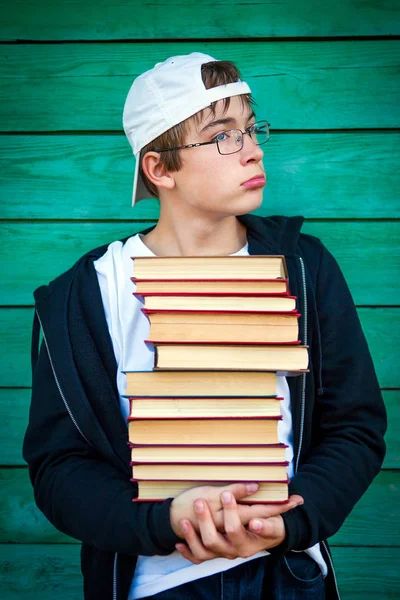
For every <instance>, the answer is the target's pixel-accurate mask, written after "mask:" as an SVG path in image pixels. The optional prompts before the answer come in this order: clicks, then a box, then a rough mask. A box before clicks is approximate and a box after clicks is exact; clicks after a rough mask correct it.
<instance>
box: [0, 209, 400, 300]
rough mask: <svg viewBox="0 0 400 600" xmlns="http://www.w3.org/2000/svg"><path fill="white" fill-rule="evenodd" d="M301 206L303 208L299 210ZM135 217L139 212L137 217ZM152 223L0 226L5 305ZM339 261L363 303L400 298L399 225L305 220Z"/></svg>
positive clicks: (1, 297)
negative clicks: (103, 246) (91, 252)
mask: <svg viewBox="0 0 400 600" xmlns="http://www.w3.org/2000/svg"><path fill="white" fill-rule="evenodd" d="M299 208H301V207H299ZM132 214H134V213H132ZM150 225H151V223H148V222H147V223H137V222H136V223H135V222H133V223H129V222H128V223H126V222H125V223H123V222H121V223H119V222H114V223H82V222H72V223H62V222H56V223H41V222H36V223H8V222H3V223H0V237H1V239H2V242H3V243H2V245H1V247H0V272H1V273H2V280H3V281H2V283H3V286H2V290H1V293H0V304H2V305H14V304H22V305H28V304H32V303H33V300H32V292H33V290H34V289H35V288H36V287H38V286H39V285H42V284H45V283H48V282H49V281H50V280H52V279H53V278H55V277H56V276H57V275H59V274H60V273H61V272H63V271H64V270H66V269H68V268H69V267H70V266H72V264H73V263H74V262H75V260H77V259H78V258H79V257H80V256H81V255H82V254H84V253H85V252H86V251H88V250H90V249H92V248H96V247H97V246H100V245H101V244H106V243H109V242H111V241H113V240H117V239H121V238H123V237H125V236H128V235H131V234H133V233H136V232H137V231H140V230H144V229H146V228H147V227H148V226H150ZM303 231H304V232H305V233H309V234H312V235H316V236H317V237H320V238H321V240H322V241H323V243H324V244H325V245H326V246H327V248H328V249H329V250H330V251H331V252H332V253H333V255H334V256H335V257H336V259H337V260H338V262H339V264H340V266H341V268H342V269H343V272H344V275H345V277H346V279H347V281H348V284H349V287H350V289H351V291H352V293H353V295H354V300H355V302H356V304H358V305H389V306H391V305H394V304H398V298H399V297H400V277H399V273H400V268H399V267H400V257H399V253H398V240H399V239H400V222H399V221H397V222H396V221H393V222H364V221H361V222H351V221H350V222H341V221H337V222H335V221H329V222H306V223H305V224H304V226H303Z"/></svg>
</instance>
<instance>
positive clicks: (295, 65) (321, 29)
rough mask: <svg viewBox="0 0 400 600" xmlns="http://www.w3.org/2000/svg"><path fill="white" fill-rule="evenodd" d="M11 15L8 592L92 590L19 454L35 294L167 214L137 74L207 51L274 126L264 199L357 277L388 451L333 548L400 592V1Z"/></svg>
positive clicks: (344, 566)
mask: <svg viewBox="0 0 400 600" xmlns="http://www.w3.org/2000/svg"><path fill="white" fill-rule="evenodd" d="M0 14H1V24H0V42H1V44H0V54H1V62H0V93H1V99H2V102H1V103H0V136H1V149H0V161H1V168H0V180H1V192H0V193H1V204H0V206H1V215H0V228H1V235H2V244H1V246H0V268H1V273H2V287H1V297H0V331H1V337H2V340H4V344H3V345H2V350H1V360H0V372H1V379H0V386H1V387H0V434H1V440H2V444H1V458H0V467H1V468H0V478H1V482H2V487H1V490H2V503H1V506H0V579H1V581H2V585H1V589H2V591H3V596H2V597H3V598H7V600H16V599H18V600H24V599H28V598H29V600H36V599H39V598H40V600H50V599H51V600H52V599H53V598H55V597H57V598H58V599H59V600H64V599H65V600H67V599H68V600H75V599H79V598H81V597H82V591H81V579H80V574H79V556H78V554H79V547H78V544H77V543H76V542H75V541H74V540H72V539H70V538H67V537H66V536H64V535H62V534H61V533H59V532H57V531H56V530H55V529H54V528H53V527H52V526H51V525H50V524H49V523H47V521H46V520H45V519H44V517H43V516H42V515H41V513H40V512H39V511H38V509H37V508H36V507H35V504H34V501H33V497H32V491H31V488H30V484H29V482H28V476H27V469H26V466H25V465H24V462H23V459H22V457H21V443H22V436H23V433H24V430H25V427H26V423H27V415H28V407H29V398H30V389H29V388H30V370H29V341H30V327H31V321H32V312H33V311H32V291H33V289H34V288H35V287H36V286H38V285H39V284H41V283H46V282H48V281H49V280H50V279H51V278H53V277H54V276H55V275H57V274H58V273H60V272H61V271H62V270H64V269H65V268H67V267H68V266H69V265H71V263H72V261H74V259H75V258H77V257H78V256H79V255H81V254H82V253H83V252H84V251H85V250H88V249H90V248H91V247H94V246H97V245H99V244H101V243H104V242H106V241H112V240H113V239H116V238H118V237H119V236H121V235H124V236H125V235H127V234H129V233H133V232H136V231H138V230H140V229H142V228H144V227H145V226H147V224H150V223H154V221H155V219H156V218H157V204H156V202H155V201H149V202H141V203H139V204H138V206H137V207H135V209H134V210H133V209H132V208H131V207H130V200H131V190H132V178H133V166H134V165H133V158H132V156H131V154H130V147H129V145H128V143H127V141H126V140H125V137H124V135H123V131H122V125H121V114H122V107H123V103H124V100H125V96H126V93H127V91H128V89H129V86H130V84H131V82H132V80H133V78H134V77H135V76H136V75H138V74H139V73H140V72H142V71H143V70H145V69H147V68H150V67H152V66H153V65H154V64H155V62H158V61H160V60H164V59H165V58H167V57H168V56H170V55H173V54H176V53H182V54H183V53H187V52H190V51H194V50H199V51H203V52H206V53H210V54H211V55H215V56H216V57H217V58H220V59H223V58H227V59H231V60H234V61H235V62H237V64H238V65H239V67H240V68H241V70H242V73H243V77H244V79H245V80H247V81H249V83H250V85H251V87H252V89H253V90H254V94H255V97H256V100H257V101H258V104H259V107H260V108H259V114H260V115H261V114H262V116H264V117H265V118H267V119H268V120H269V121H270V122H271V124H272V137H271V140H270V142H269V143H268V146H267V147H266V149H265V167H266V170H267V174H268V186H267V188H266V190H265V196H264V203H263V206H262V208H261V209H260V211H259V213H260V214H277V213H284V214H288V215H293V214H303V215H304V216H305V217H306V223H305V227H304V230H305V231H307V232H310V233H312V234H314V235H317V236H320V237H321V238H322V240H323V241H324V242H325V243H326V245H327V246H328V248H329V249H330V250H332V251H333V253H334V254H335V256H336V257H337V259H338V260H339V263H340V265H341V266H342V268H343V270H344V273H345V275H346V277H347V279H348V282H349V284H350V287H351V290H352V292H353V295H354V298H355V301H356V304H357V307H358V311H359V314H360V318H361V321H362V323H363V326H364V329H365V332H366V335H367V338H368V341H369V344H370V347H371V351H372V354H373V356H374V360H375V364H376V368H377V372H378V377H379V380H380V384H381V387H382V389H383V395H384V398H385V402H386V405H387V409H388V413H389V420H390V424H389V430H388V434H387V444H388V454H387V458H386V460H385V464H384V468H383V470H382V472H381V473H380V475H379V476H378V477H377V478H376V480H375V481H374V483H373V485H372V486H371V488H370V490H369V491H368V492H367V493H366V495H365V496H364V498H362V500H361V501H360V502H359V504H358V505H357V506H356V507H355V509H354V511H353V514H352V515H351V517H350V518H349V519H348V521H347V522H346V523H345V525H344V526H343V527H342V529H341V530H340V531H339V533H338V534H337V535H336V536H335V537H334V538H333V539H332V540H331V543H332V549H333V555H334V558H335V562H336V566H337V572H338V577H339V584H340V590H341V594H342V598H343V600H364V599H365V598H368V599H371V600H375V599H376V600H377V599H379V600H386V599H389V598H398V597H400V569H399V568H398V567H399V565H400V544H399V539H400V535H399V534H400V531H399V512H400V508H399V506H400V503H399V500H400V470H399V467H400V441H399V440H400V379H399V364H400V356H399V354H400V352H399V349H400V343H399V337H400V335H399V301H398V298H399V297H400V289H399V288H400V281H399V232H400V224H399V219H400V202H399V183H400V178H399V165H400V162H399V159H400V110H399V108H400V101H399V99H400V94H399V92H400V77H399V74H400V69H399V64H400V37H399V34H400V2H399V0H381V1H379V2H377V1H376V0H364V1H363V2H360V1H358V0H342V1H341V0H335V1H334V0H327V1H326V2H321V1H320V0H310V1H307V0H305V1H304V2H298V0H281V1H280V2H274V3H271V2H267V1H263V0H260V2H258V3H254V2H252V0H240V1H239V0H217V1H216V2H209V0H196V1H194V0H188V1H186V2H185V1H184V0H176V2H174V3H173V4H170V3H168V2H166V1H165V0H154V1H152V2H151V3H146V2H144V1H143V0H119V2H118V3H115V2H112V1H111V0H102V2H98V1H97V0H96V1H95V0H86V2H85V3H83V4H80V3H79V2H77V1H76V0H64V2H62V3H60V2H56V1H52V0H14V1H13V2H11V0H9V1H5V2H2V3H1V12H0ZM4 592H5V594H4Z"/></svg>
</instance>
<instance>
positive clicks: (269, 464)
mask: <svg viewBox="0 0 400 600" xmlns="http://www.w3.org/2000/svg"><path fill="white" fill-rule="evenodd" d="M169 464H172V465H174V466H176V465H185V466H188V465H206V466H209V465H213V466H218V465H224V466H234V465H243V466H245V465H246V466H250V467H251V466H255V467H262V466H265V467H287V466H288V464H289V463H288V461H287V460H286V461H281V462H240V461H236V462H210V461H208V462H193V461H190V462H173V463H171V462H142V461H140V460H131V462H130V465H131V467H133V466H135V465H146V466H147V465H160V466H161V465H162V466H164V467H165V466H168V465H169Z"/></svg>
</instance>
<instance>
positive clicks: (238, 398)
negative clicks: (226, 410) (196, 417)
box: [128, 396, 283, 402]
mask: <svg viewBox="0 0 400 600" xmlns="http://www.w3.org/2000/svg"><path fill="white" fill-rule="evenodd" d="M168 398H170V399H172V398H173V399H174V400H193V399H195V400H200V399H201V400H209V399H210V398H212V399H214V398H218V400H240V397H239V396H152V397H150V398H149V397H148V396H129V398H128V400H129V401H130V402H134V401H135V400H168ZM243 398H246V400H247V399H251V400H254V399H256V400H278V401H281V400H283V398H282V397H280V396H243Z"/></svg>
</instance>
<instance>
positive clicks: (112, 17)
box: [0, 0, 400, 41]
mask: <svg viewBox="0 0 400 600" xmlns="http://www.w3.org/2000/svg"><path fill="white" fill-rule="evenodd" d="M4 6H5V11H4V14H3V17H2V30H1V36H0V39H1V40H6V41H10V40H12V41H14V40H20V39H24V40H105V39H112V40H120V39H148V40H155V39H168V38H171V39H172V38H175V39H178V38H182V37H184V38H216V39H218V40H219V39H227V38H231V37H233V38H244V39H246V38H247V37H276V36H293V37H300V36H346V35H351V36H356V35H396V34H397V35H398V34H399V33H400V16H399V5H398V3H397V2H396V0H386V1H385V2H379V3H376V2H362V3H360V2H356V1H355V0H342V2H341V3H340V9H339V10H338V5H337V3H336V2H335V1H334V0H327V1H326V2H325V3H324V4H323V5H322V4H321V2H319V1H318V0H308V2H307V3H306V4H304V5H302V4H300V5H299V3H298V2H296V0H285V2H277V3H274V2H267V1H264V2H258V3H257V5H256V8H255V7H254V3H253V2H252V1H251V0H246V1H245V2H243V1H239V0H236V1H235V0H220V1H219V2H214V3H210V2H209V0H189V1H186V2H185V1H183V0H180V1H178V2H174V4H173V5H171V6H170V5H169V6H168V10H166V4H165V2H164V0H155V1H154V2H151V3H146V2H143V0H122V1H119V2H118V3H115V2H110V1H109V2H107V1H105V2H101V3H98V2H95V0H89V1H87V2H85V3H84V4H76V2H74V1H73V0H67V1H66V2H62V3H59V2H54V1H51V0H42V1H40V2H38V1H37V0H36V1H34V0H19V1H15V2H11V1H9V0H8V1H7V2H4ZM288 15H290V18H288Z"/></svg>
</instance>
